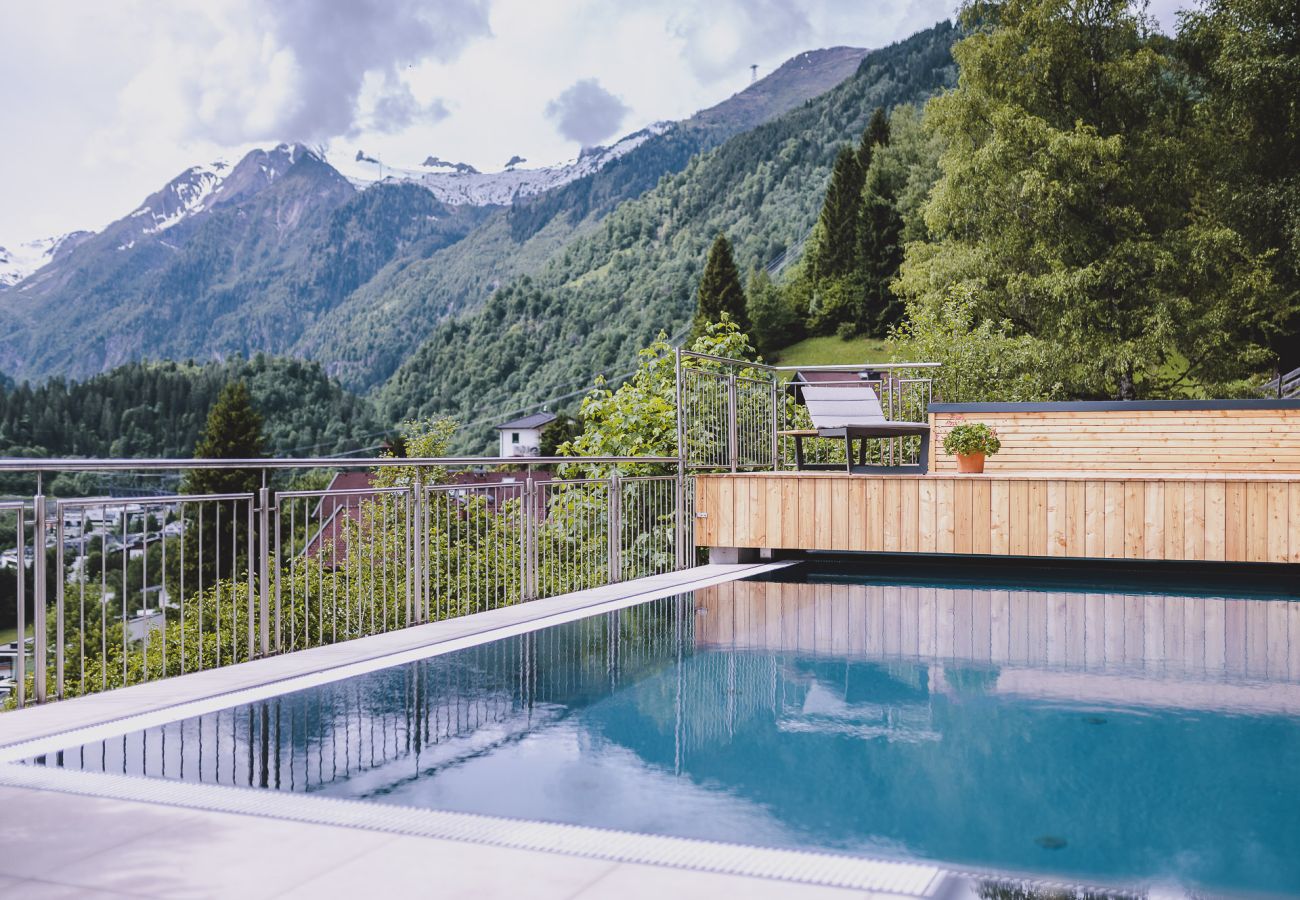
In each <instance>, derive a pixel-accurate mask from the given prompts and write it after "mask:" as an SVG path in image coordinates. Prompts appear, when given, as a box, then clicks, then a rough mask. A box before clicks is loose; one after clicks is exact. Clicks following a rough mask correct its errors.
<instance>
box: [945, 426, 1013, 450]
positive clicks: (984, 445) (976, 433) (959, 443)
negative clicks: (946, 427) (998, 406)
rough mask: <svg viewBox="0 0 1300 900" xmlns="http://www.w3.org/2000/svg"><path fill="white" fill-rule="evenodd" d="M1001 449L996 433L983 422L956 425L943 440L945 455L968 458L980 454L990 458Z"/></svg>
mask: <svg viewBox="0 0 1300 900" xmlns="http://www.w3.org/2000/svg"><path fill="white" fill-rule="evenodd" d="M1001 449H1002V442H1001V441H1000V440H998V433H997V432H996V431H994V430H993V429H992V428H990V427H989V426H987V425H985V424H984V423H983V422H967V423H965V424H963V425H958V426H956V427H955V428H953V430H952V431H950V432H948V434H947V435H946V436H945V437H944V439H943V450H944V452H945V453H951V454H957V455H961V456H970V455H971V454H975V453H982V454H984V455H985V456H992V455H993V454H994V453H997V452H998V451H999V450H1001Z"/></svg>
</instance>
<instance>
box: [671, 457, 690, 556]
mask: <svg viewBox="0 0 1300 900" xmlns="http://www.w3.org/2000/svg"><path fill="white" fill-rule="evenodd" d="M673 492H674V494H675V501H676V506H677V509H676V513H677V514H676V515H675V516H673V552H674V557H673V558H674V560H675V561H676V563H677V568H678V569H679V570H680V569H685V568H687V565H686V560H687V556H686V537H687V529H686V523H687V518H686V467H685V466H683V465H682V461H681V460H678V461H677V477H676V479H674V483H673Z"/></svg>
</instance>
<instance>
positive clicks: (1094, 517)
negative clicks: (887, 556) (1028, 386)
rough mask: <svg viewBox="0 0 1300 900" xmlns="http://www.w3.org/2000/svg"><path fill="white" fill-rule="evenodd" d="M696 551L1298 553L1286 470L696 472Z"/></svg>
mask: <svg viewBox="0 0 1300 900" xmlns="http://www.w3.org/2000/svg"><path fill="white" fill-rule="evenodd" d="M696 512H697V516H698V518H697V519H696V523H695V525H696V528H695V540H696V543H697V544H698V545H699V546H702V547H760V548H761V547H771V548H774V549H784V550H813V549H817V550H842V551H876V552H888V553H958V554H989V555H1001V556H1047V557H1052V556H1060V557H1095V558H1106V559H1166V560H1217V561H1226V562H1274V563H1284V562H1289V563H1300V477H1296V476H1272V477H1270V476H1259V477H1252V476H1249V475H1235V476H1218V477H1201V478H1197V477H1194V476H1190V475H1189V476H1142V475H1131V476H1113V477H1107V478H1096V477H1088V478H1084V477H1077V476H1070V475H1067V474H1063V475H1055V474H1052V475H1007V476H997V475H989V474H986V475H982V476H981V475H977V476H970V475H962V476H947V477H945V476H934V475H931V476H902V475H879V476H877V475H836V474H831V473H767V474H744V475H700V476H698V477H697V481H696Z"/></svg>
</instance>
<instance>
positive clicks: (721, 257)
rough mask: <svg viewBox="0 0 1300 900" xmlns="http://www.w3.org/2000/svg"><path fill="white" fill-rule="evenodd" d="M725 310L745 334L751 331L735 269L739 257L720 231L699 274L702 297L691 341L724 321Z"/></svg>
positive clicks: (742, 289)
mask: <svg viewBox="0 0 1300 900" xmlns="http://www.w3.org/2000/svg"><path fill="white" fill-rule="evenodd" d="M724 312H725V313H726V314H727V315H728V316H730V317H731V320H732V321H733V322H735V323H736V324H737V325H738V326H740V331H741V332H742V333H744V334H748V333H749V314H748V313H747V312H746V310H745V290H744V288H743V287H741V285H740V271H739V270H738V269H737V268H736V259H735V257H734V256H733V255H732V252H731V241H729V240H727V236H726V235H725V234H722V233H721V232H719V233H718V237H717V239H716V240H714V242H713V246H712V247H711V248H710V249H709V260H708V262H707V263H705V265H704V274H703V275H701V276H700V290H699V300H698V303H697V306H696V312H695V322H694V324H693V326H692V328H691V340H692V341H693V340H695V338H697V337H699V336H700V335H702V334H704V332H705V329H706V328H707V327H708V326H709V325H711V324H713V323H715V322H720V321H722V314H723V313H724Z"/></svg>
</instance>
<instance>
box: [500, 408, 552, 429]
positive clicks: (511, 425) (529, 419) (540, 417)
mask: <svg viewBox="0 0 1300 900" xmlns="http://www.w3.org/2000/svg"><path fill="white" fill-rule="evenodd" d="M556 418H557V416H556V415H555V413H553V412H536V413H532V414H531V415H527V416H524V417H522V418H519V419H511V420H510V421H509V422H502V423H501V424H500V425H498V426H497V431H507V430H509V429H515V428H541V427H543V426H544V425H549V424H551V423H552V422H554V421H555V420H556Z"/></svg>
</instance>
